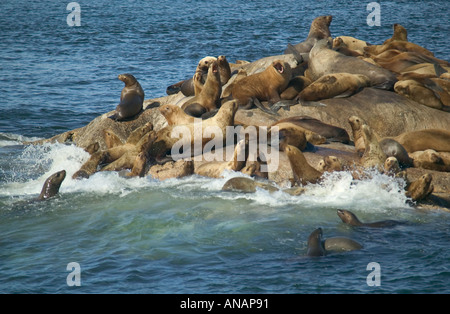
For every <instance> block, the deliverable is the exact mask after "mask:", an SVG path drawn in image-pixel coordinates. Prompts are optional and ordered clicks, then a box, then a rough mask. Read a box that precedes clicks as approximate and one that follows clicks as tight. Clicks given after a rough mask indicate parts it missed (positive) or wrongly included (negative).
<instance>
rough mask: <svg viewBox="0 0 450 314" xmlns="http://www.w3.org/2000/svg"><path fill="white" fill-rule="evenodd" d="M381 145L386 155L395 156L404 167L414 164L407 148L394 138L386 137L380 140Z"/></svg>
mask: <svg viewBox="0 0 450 314" xmlns="http://www.w3.org/2000/svg"><path fill="white" fill-rule="evenodd" d="M379 144H380V147H381V149H382V150H383V152H384V153H385V154H386V157H395V158H396V159H397V161H398V163H399V165H400V166H401V167H402V168H407V167H411V166H412V159H411V158H410V157H409V155H408V152H407V151H406V149H405V148H404V147H403V145H401V144H400V143H399V142H397V141H396V140H394V139H391V138H384V139H382V140H381V141H379Z"/></svg>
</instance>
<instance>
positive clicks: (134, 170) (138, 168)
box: [126, 152, 147, 178]
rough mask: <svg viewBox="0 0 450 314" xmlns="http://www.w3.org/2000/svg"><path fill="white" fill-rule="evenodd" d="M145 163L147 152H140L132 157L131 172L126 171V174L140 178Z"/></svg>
mask: <svg viewBox="0 0 450 314" xmlns="http://www.w3.org/2000/svg"><path fill="white" fill-rule="evenodd" d="M146 165H147V153H146V152H140V153H139V154H137V156H136V158H135V159H134V163H133V167H131V172H129V173H127V174H126V176H127V177H140V178H142V177H144V176H145V170H146Z"/></svg>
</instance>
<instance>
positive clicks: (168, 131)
mask: <svg viewBox="0 0 450 314" xmlns="http://www.w3.org/2000/svg"><path fill="white" fill-rule="evenodd" d="M237 110H238V104H237V101H235V100H232V101H227V102H225V103H224V104H223V105H222V106H221V107H220V109H219V111H218V112H217V114H216V115H215V116H213V117H211V118H209V119H206V120H203V121H202V123H201V125H200V123H198V124H196V123H195V122H194V123H187V124H183V125H168V126H166V127H164V128H162V129H161V130H159V131H158V132H157V134H156V139H155V141H154V143H153V144H152V145H151V147H150V149H149V156H150V157H151V158H162V157H164V156H165V155H166V154H167V153H169V152H170V151H171V150H172V148H174V145H177V147H175V151H174V152H176V153H178V152H179V149H180V148H183V149H184V148H189V147H191V148H192V147H193V145H194V139H195V134H196V133H194V132H196V131H194V128H195V127H197V125H198V127H201V132H202V133H200V134H202V135H203V136H202V138H201V140H202V143H201V146H202V148H203V147H204V145H206V144H207V143H208V142H210V141H211V140H213V138H214V137H215V133H214V132H213V133H212V134H209V135H208V136H205V133H206V132H205V130H207V131H211V130H213V131H217V132H218V131H219V130H220V132H221V135H222V136H223V140H224V141H225V140H226V136H225V135H226V134H227V127H228V126H233V125H234V116H235V114H236V111H237ZM177 132H178V133H177ZM185 132H186V133H185ZM199 132H200V130H199ZM180 133H181V134H180ZM180 135H181V136H180ZM217 144H218V143H217ZM216 148H218V147H216ZM195 152H196V150H195V148H194V149H191V154H193V153H195ZM179 157H182V158H186V157H188V156H185V153H184V152H183V155H182V156H179Z"/></svg>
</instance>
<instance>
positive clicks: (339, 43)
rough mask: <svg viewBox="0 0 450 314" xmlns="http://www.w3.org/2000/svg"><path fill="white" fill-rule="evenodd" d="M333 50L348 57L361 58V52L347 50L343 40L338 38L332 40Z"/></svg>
mask: <svg viewBox="0 0 450 314" xmlns="http://www.w3.org/2000/svg"><path fill="white" fill-rule="evenodd" d="M333 50H334V51H337V52H339V53H342V54H343V55H346V56H350V57H361V56H363V53H362V52H361V51H358V50H353V49H350V48H348V46H347V45H346V44H345V43H344V40H343V39H342V38H340V37H336V38H335V39H333Z"/></svg>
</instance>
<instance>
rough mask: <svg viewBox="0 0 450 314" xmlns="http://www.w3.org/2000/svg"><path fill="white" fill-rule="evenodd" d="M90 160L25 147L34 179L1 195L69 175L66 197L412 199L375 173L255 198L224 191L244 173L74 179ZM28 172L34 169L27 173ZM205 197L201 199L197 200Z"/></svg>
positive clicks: (292, 201) (312, 203) (71, 149)
mask: <svg viewBox="0 0 450 314" xmlns="http://www.w3.org/2000/svg"><path fill="white" fill-rule="evenodd" d="M88 158H89V154H88V153H86V152H85V151H84V150H83V149H81V148H79V147H76V146H74V145H64V144H45V145H39V146H29V147H26V148H25V149H24V151H23V153H22V154H21V156H20V157H19V160H17V161H12V162H13V163H14V162H18V164H19V165H26V166H25V167H23V166H22V167H23V169H20V171H24V172H25V173H26V176H27V177H30V178H35V179H30V180H28V181H26V182H14V181H11V182H7V183H6V184H4V185H2V189H1V190H0V195H4V196H21V195H32V194H39V193H40V191H41V189H42V185H43V184H44V182H45V180H46V179H47V178H48V177H49V176H50V175H52V174H53V173H55V172H57V171H60V170H63V169H64V170H66V173H67V175H66V179H65V180H64V182H63V184H62V185H61V189H60V192H61V193H96V194H116V195H118V196H121V197H123V196H126V195H128V194H129V193H131V192H136V191H139V190H140V189H143V188H148V187H152V188H155V189H159V190H162V191H167V190H169V191H170V194H171V195H173V196H174V197H177V198H178V197H180V198H198V199H199V201H201V200H202V198H203V199H205V198H209V197H218V198H221V199H223V200H235V199H242V200H249V201H251V202H255V203H257V204H261V205H265V206H269V207H279V206H285V205H298V204H302V206H305V207H318V206H320V207H334V208H336V207H343V208H349V209H351V208H358V209H359V210H361V209H363V210H364V208H367V210H369V211H385V210H387V209H389V208H401V207H405V206H406V200H407V197H406V196H405V193H404V188H403V182H402V181H401V180H394V179H393V178H391V177H389V176H386V175H382V174H380V173H377V172H372V173H370V176H371V178H370V179H364V180H354V179H353V178H352V175H351V174H350V173H347V172H334V173H330V174H326V175H324V180H323V181H322V182H321V183H320V184H310V185H307V186H306V191H305V193H304V194H302V195H299V196H291V195H289V194H287V193H284V192H282V191H281V188H280V191H278V192H269V191H266V190H264V189H260V188H258V189H257V191H256V193H236V192H222V191H221V190H222V187H223V185H224V184H225V182H226V181H227V180H229V179H231V178H233V177H238V176H239V177H242V176H243V177H246V175H244V174H242V173H240V172H233V171H225V172H224V173H223V178H218V179H213V178H205V177H200V176H197V175H193V176H189V177H185V178H182V179H169V180H164V181H158V180H155V179H152V178H151V177H145V178H126V177H123V176H121V175H119V173H117V172H98V173H96V174H94V175H92V176H91V177H90V178H89V179H81V180H74V179H72V175H73V174H74V173H75V172H76V171H78V170H79V169H80V167H81V166H82V165H83V163H84V162H85V161H86V160H87V159H88ZM27 168H29V169H27ZM199 195H201V197H200V198H199V197H198V196H199Z"/></svg>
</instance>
